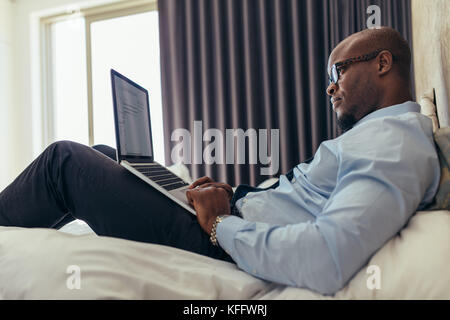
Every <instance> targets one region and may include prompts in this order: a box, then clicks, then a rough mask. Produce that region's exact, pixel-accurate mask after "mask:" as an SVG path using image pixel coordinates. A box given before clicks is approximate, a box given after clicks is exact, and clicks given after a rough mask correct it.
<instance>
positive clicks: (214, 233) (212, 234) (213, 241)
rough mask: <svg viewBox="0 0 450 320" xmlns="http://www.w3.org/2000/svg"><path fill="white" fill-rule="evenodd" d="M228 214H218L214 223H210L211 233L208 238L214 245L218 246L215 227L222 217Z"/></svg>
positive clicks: (224, 217)
mask: <svg viewBox="0 0 450 320" xmlns="http://www.w3.org/2000/svg"><path fill="white" fill-rule="evenodd" d="M229 216H230V215H229V214H227V215H222V216H218V217H217V218H216V220H215V221H214V223H213V225H212V228H211V235H210V237H209V240H210V241H211V243H212V244H213V245H214V246H218V243H217V238H216V229H217V225H218V224H219V223H221V222H222V221H223V220H224V219H226V218H228V217H229Z"/></svg>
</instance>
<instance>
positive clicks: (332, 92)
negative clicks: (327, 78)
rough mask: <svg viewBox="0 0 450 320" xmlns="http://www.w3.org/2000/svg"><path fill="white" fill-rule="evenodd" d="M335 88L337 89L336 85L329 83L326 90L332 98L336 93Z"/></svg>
mask: <svg viewBox="0 0 450 320" xmlns="http://www.w3.org/2000/svg"><path fill="white" fill-rule="evenodd" d="M337 88H338V86H337V84H335V83H334V82H331V83H330V85H329V86H328V88H327V94H328V95H329V96H332V95H333V94H334V93H335V92H336V91H337Z"/></svg>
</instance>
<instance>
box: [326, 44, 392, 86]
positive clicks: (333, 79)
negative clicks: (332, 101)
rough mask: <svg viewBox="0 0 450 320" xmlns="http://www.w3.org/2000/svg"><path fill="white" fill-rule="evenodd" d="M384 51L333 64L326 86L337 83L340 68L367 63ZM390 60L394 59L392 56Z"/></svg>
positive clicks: (379, 50)
mask: <svg viewBox="0 0 450 320" xmlns="http://www.w3.org/2000/svg"><path fill="white" fill-rule="evenodd" d="M383 50H385V49H378V50H376V51H374V52H371V53H368V54H364V55H362V56H359V57H355V58H349V59H347V60H344V61H342V62H336V63H335V64H333V66H332V67H331V76H329V77H328V86H329V85H330V84H331V83H334V84H337V82H338V81H339V76H340V75H341V70H342V67H345V66H348V65H350V64H352V63H355V62H362V61H369V60H372V59H374V58H376V57H377V56H378V54H379V53H380V52H381V51H383ZM392 59H394V56H392Z"/></svg>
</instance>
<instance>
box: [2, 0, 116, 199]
mask: <svg viewBox="0 0 450 320" xmlns="http://www.w3.org/2000/svg"><path fill="white" fill-rule="evenodd" d="M115 1H123V0H0V70H1V72H0V150H2V154H1V155H2V157H1V158H0V191H1V190H3V188H4V187H5V186H7V185H8V184H9V183H10V182H12V180H13V179H14V178H15V177H16V176H17V175H18V174H19V173H20V172H21V171H22V170H23V169H25V167H26V166H28V165H29V164H30V162H31V161H32V160H33V159H34V158H35V157H36V155H37V154H38V153H39V152H41V151H42V148H39V150H36V147H35V145H34V144H33V141H35V140H36V139H33V134H34V133H33V126H35V123H36V121H33V118H32V115H33V110H32V100H33V99H36V92H34V93H33V88H32V86H31V82H32V76H33V75H32V67H33V66H32V64H31V61H39V59H40V57H39V52H35V51H32V50H31V42H32V35H33V36H36V35H37V34H38V30H36V28H35V25H33V24H32V23H31V22H32V16H33V14H36V13H39V12H53V11H55V12H61V11H65V9H68V8H69V7H71V6H72V7H73V5H79V6H80V7H89V6H95V5H98V4H103V3H108V2H115ZM33 68H34V69H33V70H34V71H35V70H36V67H35V66H34V67H33ZM37 94H39V93H37ZM35 127H36V126H35ZM5 150H7V151H5Z"/></svg>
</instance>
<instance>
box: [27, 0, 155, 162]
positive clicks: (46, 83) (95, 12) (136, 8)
mask: <svg viewBox="0 0 450 320" xmlns="http://www.w3.org/2000/svg"><path fill="white" fill-rule="evenodd" d="M154 10H158V5H157V0H99V1H94V2H90V3H83V4H80V5H66V6H64V7H60V8H56V9H51V10H46V11H43V12H37V13H33V14H32V15H31V16H30V19H31V21H30V29H31V30H30V35H31V39H30V41H31V44H30V48H31V53H32V54H31V70H30V71H31V90H32V93H31V95H32V99H31V102H32V133H33V156H34V157H36V156H37V155H38V154H39V153H41V152H42V150H43V149H44V148H45V147H46V146H47V145H49V144H50V143H51V142H52V141H53V138H54V128H53V107H54V106H53V91H52V88H53V86H52V81H53V79H52V64H51V61H52V57H51V53H52V47H51V45H52V44H51V29H50V27H51V24H52V23H55V22H57V21H61V20H65V19H68V18H70V17H71V15H72V14H73V11H75V12H76V14H77V15H81V16H83V17H84V19H85V32H86V34H85V41H86V76H87V83H86V84H87V100H88V101H87V105H88V121H89V123H88V128H89V145H90V146H92V145H93V143H94V123H93V95H92V55H91V28H90V27H91V23H93V22H95V21H100V20H106V19H112V18H118V17H123V16H127V15H132V14H138V13H143V12H148V11H154Z"/></svg>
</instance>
